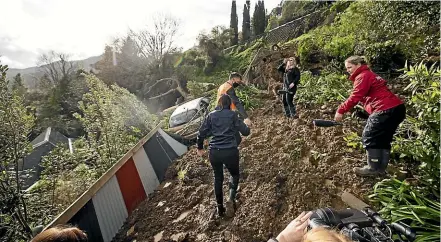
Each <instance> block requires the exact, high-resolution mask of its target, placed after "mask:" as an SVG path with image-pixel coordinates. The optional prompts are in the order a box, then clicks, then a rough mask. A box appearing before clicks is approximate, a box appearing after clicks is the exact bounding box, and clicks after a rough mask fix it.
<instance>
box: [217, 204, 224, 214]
mask: <svg viewBox="0 0 441 242" xmlns="http://www.w3.org/2000/svg"><path fill="white" fill-rule="evenodd" d="M216 210H217V215H219V217H223V216H225V208H224V205H222V204H218V205H217V209H216Z"/></svg>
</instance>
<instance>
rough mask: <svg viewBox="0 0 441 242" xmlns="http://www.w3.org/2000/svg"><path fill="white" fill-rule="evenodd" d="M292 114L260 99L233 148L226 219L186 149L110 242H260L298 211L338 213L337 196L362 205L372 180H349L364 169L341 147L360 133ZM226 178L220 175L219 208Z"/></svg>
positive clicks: (327, 113) (313, 114)
mask: <svg viewBox="0 0 441 242" xmlns="http://www.w3.org/2000/svg"><path fill="white" fill-rule="evenodd" d="M298 113H299V119H296V120H287V119H285V118H284V117H283V115H282V110H281V104H280V103H277V102H275V101H274V100H268V99H267V101H266V103H265V104H264V105H263V107H262V108H260V109H257V110H254V111H252V112H251V117H252V120H253V127H252V131H251V135H250V136H248V137H246V138H244V139H243V143H242V144H241V145H240V154H241V161H240V168H241V180H240V186H239V192H238V197H237V199H238V209H237V211H236V214H235V216H234V217H232V218H222V219H220V218H218V217H217V216H215V201H214V194H213V184H212V182H213V174H212V170H211V166H210V164H209V162H208V161H207V160H206V159H201V158H200V157H198V156H197V155H196V150H195V147H193V148H192V149H191V150H190V151H189V152H188V153H187V154H185V155H184V156H183V157H182V158H180V159H179V160H177V161H176V162H175V163H174V164H173V166H172V167H170V168H169V170H168V172H167V176H166V180H165V181H164V182H163V183H162V184H161V186H160V187H159V188H158V190H157V191H155V192H154V193H153V194H151V195H149V197H148V199H146V200H145V201H144V202H143V203H142V204H141V205H140V206H139V207H138V209H137V210H136V211H134V212H133V214H132V215H131V216H130V217H129V218H128V220H127V222H126V224H125V225H124V226H123V228H122V229H121V231H120V233H119V234H118V235H117V237H116V238H115V239H114V241H118V242H119V241H134V240H136V241H138V242H139V241H222V240H223V241H266V240H267V239H268V238H269V237H271V236H273V235H274V236H275V235H276V234H277V233H278V232H280V231H281V230H282V229H283V228H284V226H286V225H287V224H288V222H289V221H290V220H292V219H293V218H294V217H295V216H296V215H298V214H299V213H300V212H301V211H304V210H313V209H317V208H320V207H333V208H337V209H340V208H343V207H345V205H344V204H342V202H341V200H340V197H339V195H340V194H341V193H342V191H349V192H352V193H353V194H355V195H356V196H358V197H360V198H362V197H364V195H365V194H366V193H367V192H368V191H369V190H371V189H372V186H373V184H374V183H375V182H376V181H378V180H376V179H373V178H367V179H363V178H358V177H356V176H355V175H354V173H353V172H352V168H353V167H354V166H361V165H364V163H363V160H364V155H363V152H361V151H359V150H354V151H351V150H349V148H348V147H347V146H346V142H345V141H344V139H343V137H345V134H346V133H348V132H351V131H360V124H357V123H356V121H353V122H352V123H351V122H347V123H345V125H344V126H339V127H332V128H316V127H313V125H312V119H314V118H325V119H331V118H332V116H333V112H332V111H331V110H330V109H328V108H327V107H321V108H320V107H317V108H315V109H313V108H308V109H306V108H305V107H298ZM183 171H186V172H183ZM178 173H179V175H178ZM228 178H229V174H228V172H227V171H225V181H224V194H225V197H224V199H225V200H226V199H227V198H228V186H227V180H228Z"/></svg>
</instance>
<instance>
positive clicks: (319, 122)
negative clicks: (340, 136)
mask: <svg viewBox="0 0 441 242" xmlns="http://www.w3.org/2000/svg"><path fill="white" fill-rule="evenodd" d="M312 123H313V124H314V126H316V127H333V126H338V125H343V124H342V123H340V122H337V121H334V120H325V119H314V120H313V121H312Z"/></svg>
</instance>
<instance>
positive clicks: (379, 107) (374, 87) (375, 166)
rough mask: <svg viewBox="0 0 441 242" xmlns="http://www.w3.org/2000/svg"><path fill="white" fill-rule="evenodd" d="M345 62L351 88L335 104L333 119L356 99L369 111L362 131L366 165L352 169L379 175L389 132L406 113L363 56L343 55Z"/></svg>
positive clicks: (386, 158) (385, 161)
mask: <svg viewBox="0 0 441 242" xmlns="http://www.w3.org/2000/svg"><path fill="white" fill-rule="evenodd" d="M345 66H346V70H347V71H348V72H349V74H350V77H349V79H350V80H351V81H352V82H353V83H354V89H353V91H352V94H351V96H350V97H349V98H348V99H347V100H346V101H345V102H344V103H342V104H341V105H340V106H339V108H338V110H337V112H336V113H335V117H334V120H335V121H338V122H340V121H342V119H343V115H344V114H345V113H346V112H348V111H349V110H350V109H351V108H353V107H354V106H355V105H357V103H359V102H360V103H361V104H363V108H364V109H365V110H366V112H367V113H369V117H368V120H367V122H366V126H365V127H364V130H363V135H362V142H363V147H364V148H365V149H366V152H367V165H366V166H364V167H361V168H360V167H356V168H354V172H355V173H356V174H357V175H360V176H377V175H382V174H384V173H385V171H386V168H387V165H388V163H389V157H390V150H391V142H392V139H393V135H394V134H395V131H396V130H397V128H398V125H399V124H400V123H401V122H403V120H404V118H405V116H406V108H405V106H404V103H403V101H401V100H400V98H398V97H397V96H396V95H395V94H393V93H392V92H391V91H390V90H389V88H388V87H387V85H386V81H385V80H384V79H383V78H381V77H380V76H378V75H377V74H375V73H374V72H372V71H371V70H370V69H369V67H368V66H367V64H366V61H365V59H364V58H363V57H361V56H351V57H349V58H348V59H346V61H345Z"/></svg>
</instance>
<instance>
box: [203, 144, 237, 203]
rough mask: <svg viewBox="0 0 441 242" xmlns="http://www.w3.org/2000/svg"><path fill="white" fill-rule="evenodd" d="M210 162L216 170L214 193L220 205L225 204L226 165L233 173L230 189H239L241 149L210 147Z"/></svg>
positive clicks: (214, 170)
mask: <svg viewBox="0 0 441 242" xmlns="http://www.w3.org/2000/svg"><path fill="white" fill-rule="evenodd" d="M209 158H210V163H211V166H212V167H213V172H214V194H215V195H216V202H217V204H218V205H222V204H223V199H224V198H223V192H222V183H223V182H224V165H225V167H226V168H227V169H228V172H230V174H231V179H230V184H229V185H230V189H233V190H234V191H236V190H237V186H238V185H239V150H238V149H237V148H231V149H214V148H212V149H210V156H209Z"/></svg>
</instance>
